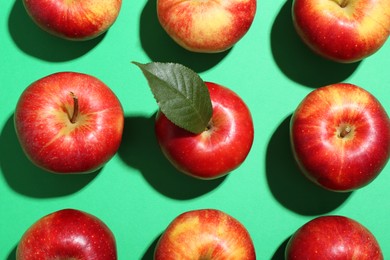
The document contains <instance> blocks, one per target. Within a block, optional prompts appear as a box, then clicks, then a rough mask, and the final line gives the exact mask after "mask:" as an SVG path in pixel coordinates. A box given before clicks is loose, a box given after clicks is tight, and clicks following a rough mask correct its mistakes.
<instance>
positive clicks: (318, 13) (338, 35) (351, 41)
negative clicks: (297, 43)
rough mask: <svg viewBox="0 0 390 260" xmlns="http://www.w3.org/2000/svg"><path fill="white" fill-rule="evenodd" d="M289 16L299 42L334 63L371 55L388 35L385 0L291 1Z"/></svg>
mask: <svg viewBox="0 0 390 260" xmlns="http://www.w3.org/2000/svg"><path fill="white" fill-rule="evenodd" d="M292 16H293V23H294V26H295V28H296V31H297V32H298V34H299V36H300V37H301V38H302V40H303V41H304V42H305V43H306V44H307V45H308V46H309V47H310V48H311V49H312V50H313V51H314V52H316V53H318V54H320V55H321V56H323V57H325V58H327V59H330V60H334V61H336V62H342V63H351V62H356V61H360V60H362V59H364V58H366V57H368V56H370V55H372V54H373V53H375V52H376V51H377V50H379V49H380V48H381V47H382V46H383V44H384V43H385V42H386V40H387V38H388V36H389V34H390V19H389V17H390V1H388V0H294V1H293V7H292Z"/></svg>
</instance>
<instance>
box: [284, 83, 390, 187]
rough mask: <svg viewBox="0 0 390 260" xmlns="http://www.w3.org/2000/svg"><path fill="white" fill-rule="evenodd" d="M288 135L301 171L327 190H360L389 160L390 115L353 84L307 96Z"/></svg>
mask: <svg viewBox="0 0 390 260" xmlns="http://www.w3.org/2000/svg"><path fill="white" fill-rule="evenodd" d="M290 133H291V142H292V148H293V153H294V156H295V159H296V161H297V162H298V165H299V166H300V168H301V169H302V171H303V173H304V174H305V175H306V176H307V177H308V178H309V179H310V180H312V181H313V182H315V183H317V184H318V185H320V186H322V187H324V188H326V189H329V190H334V191H352V190H355V189H358V188H361V187H363V186H365V185H367V184H368V183H370V182H371V181H372V180H373V179H374V178H375V177H377V175H378V174H379V173H380V172H381V171H382V169H383V168H384V167H385V165H386V163H387V161H388V160H389V156H390V120H389V116H388V115H387V113H386V111H385V110H384V108H383V107H382V105H381V104H380V103H379V101H378V100H377V99H376V98H375V97H374V96H373V95H372V94H370V93H369V92H368V91H366V90H364V89H362V88H361V87H358V86H356V85H353V84H347V83H337V84H332V85H328V86H325V87H322V88H318V89H316V90H314V91H312V92H311V93H309V94H308V95H307V96H306V97H305V98H304V99H303V101H302V102H301V103H300V104H299V106H298V107H297V109H296V110H295V112H294V114H293V116H292V118H291V128H290Z"/></svg>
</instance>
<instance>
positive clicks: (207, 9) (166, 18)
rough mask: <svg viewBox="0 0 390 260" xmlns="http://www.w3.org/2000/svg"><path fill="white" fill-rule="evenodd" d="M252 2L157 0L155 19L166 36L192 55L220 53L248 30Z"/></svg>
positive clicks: (241, 0) (254, 10)
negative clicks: (195, 53) (156, 17)
mask: <svg viewBox="0 0 390 260" xmlns="http://www.w3.org/2000/svg"><path fill="white" fill-rule="evenodd" d="M255 13H256V0H223V1H212V0H203V1H199V0H189V1H182V0H157V16H158V19H159V22H160V24H161V26H162V27H163V28H164V30H165V31H166V32H167V33H168V35H169V36H170V37H171V38H172V39H173V40H174V41H176V42H177V43H178V44H179V45H181V46H182V47H183V48H185V49H187V50H190V51H193V52H204V53H209V52H210V53H213V52H222V51H225V50H227V49H229V48H231V47H232V46H233V45H234V44H236V43H237V42H238V41H239V40H240V39H241V38H242V37H243V36H244V35H245V34H246V33H247V31H248V30H249V28H250V26H251V25H252V22H253V19H254V17H255Z"/></svg>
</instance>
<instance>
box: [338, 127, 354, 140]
mask: <svg viewBox="0 0 390 260" xmlns="http://www.w3.org/2000/svg"><path fill="white" fill-rule="evenodd" d="M351 131H352V128H351V127H350V126H346V127H343V128H342V129H341V131H340V135H339V136H340V137H341V138H344V137H346V136H347V135H348V134H349V133H350V132H351Z"/></svg>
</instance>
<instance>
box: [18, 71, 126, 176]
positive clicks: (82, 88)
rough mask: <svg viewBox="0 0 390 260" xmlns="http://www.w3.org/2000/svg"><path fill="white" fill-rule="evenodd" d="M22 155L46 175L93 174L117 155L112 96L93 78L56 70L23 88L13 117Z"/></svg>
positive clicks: (117, 119) (118, 126) (116, 107)
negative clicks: (48, 173)
mask: <svg viewBox="0 0 390 260" xmlns="http://www.w3.org/2000/svg"><path fill="white" fill-rule="evenodd" d="M14 124H15V130H16V135H17V137H18V140H19V142H20V145H21V147H22V149H23V151H24V152H25V154H26V156H27V157H28V158H29V159H30V160H31V162H33V163H34V164H35V165H37V166H38V167H40V168H42V169H44V170H46V171H48V172H52V173H59V174H73V173H90V172H94V171H96V170H98V169H100V168H101V167H103V165H104V164H105V163H107V162H108V161H109V160H110V159H111V158H112V157H113V156H114V155H115V153H116V152H117V150H118V148H119V146H120V143H121V140H122V132H123V125H124V114H123V109H122V105H121V103H120V101H119V99H118V98H117V96H116V95H115V93H114V92H113V91H112V90H111V89H110V88H109V87H108V86H107V85H106V84H105V83H103V82H102V81H101V80H99V79H97V78H96V77H94V76H91V75H87V74H84V73H78V72H58V73H54V74H51V75H48V76H45V77H43V78H41V79H39V80H37V81H35V82H33V83H32V84H31V85H29V86H28V87H27V88H26V89H25V90H24V91H23V93H22V94H21V96H20V98H19V100H18V103H17V105H16V109H15V114H14Z"/></svg>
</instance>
